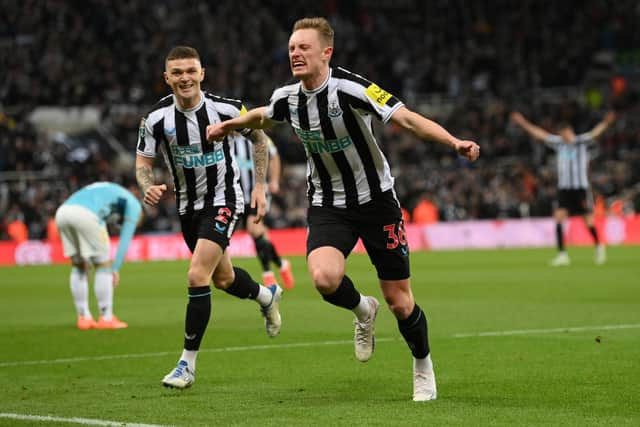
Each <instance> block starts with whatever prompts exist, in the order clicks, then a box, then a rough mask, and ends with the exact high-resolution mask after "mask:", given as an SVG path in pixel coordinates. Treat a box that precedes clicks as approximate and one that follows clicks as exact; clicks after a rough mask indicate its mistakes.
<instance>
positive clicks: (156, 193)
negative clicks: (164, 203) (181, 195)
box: [143, 184, 167, 206]
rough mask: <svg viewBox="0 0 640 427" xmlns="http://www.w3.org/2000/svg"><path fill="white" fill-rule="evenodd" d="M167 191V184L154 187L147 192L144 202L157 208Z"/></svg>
mask: <svg viewBox="0 0 640 427" xmlns="http://www.w3.org/2000/svg"><path fill="white" fill-rule="evenodd" d="M165 191H167V185H166V184H160V185H152V186H150V187H149V188H147V191H145V193H144V199H143V200H144V202H145V203H146V204H147V205H150V206H155V205H157V204H158V202H159V201H160V199H161V198H162V195H163V194H164V192H165Z"/></svg>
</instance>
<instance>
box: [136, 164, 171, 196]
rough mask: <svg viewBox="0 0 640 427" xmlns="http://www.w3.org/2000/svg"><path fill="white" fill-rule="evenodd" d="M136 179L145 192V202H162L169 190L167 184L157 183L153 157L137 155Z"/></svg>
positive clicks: (141, 189) (143, 192)
mask: <svg viewBox="0 0 640 427" xmlns="http://www.w3.org/2000/svg"><path fill="white" fill-rule="evenodd" d="M136 181H138V187H140V191H142V194H144V198H143V200H144V202H145V203H146V204H147V205H150V206H154V205H157V204H158V202H160V199H161V198H162V195H163V194H164V192H165V191H167V186H166V185H165V184H160V185H156V184H155V180H154V177H153V158H151V157H145V156H141V155H140V154H138V155H136Z"/></svg>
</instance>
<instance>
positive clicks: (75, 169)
mask: <svg viewBox="0 0 640 427" xmlns="http://www.w3.org/2000/svg"><path fill="white" fill-rule="evenodd" d="M0 2H3V4H4V5H5V7H3V8H2V10H3V11H4V10H7V13H3V14H2V16H1V17H0V70H2V76H3V78H2V79H1V80H0V217H1V218H3V223H4V226H3V227H0V229H2V230H0V238H5V239H6V238H8V234H7V232H8V231H7V228H8V224H9V220H8V216H9V211H10V210H11V211H12V212H16V211H19V213H20V215H21V217H22V218H23V222H24V224H25V225H26V227H27V230H28V236H29V238H33V239H43V238H47V236H48V232H47V223H48V218H49V215H50V212H52V209H53V210H55V208H56V207H57V206H58V205H59V204H60V203H62V201H63V200H64V199H65V198H66V197H68V196H69V194H71V193H72V192H73V191H75V190H77V189H78V188H80V187H82V186H84V185H86V184H89V183H90V182H94V181H99V180H102V181H112V182H117V183H120V184H122V185H123V186H125V187H128V188H129V189H130V191H133V190H131V188H130V187H129V185H131V184H133V185H134V186H135V179H134V172H133V167H129V168H128V167H127V165H126V162H122V161H121V160H122V159H121V158H120V157H119V154H118V153H117V152H116V151H114V150H113V149H111V148H110V145H109V144H108V143H106V141H104V140H103V139H101V135H100V134H99V133H98V132H87V133H84V134H81V135H63V134H58V135H49V134H47V133H46V132H43V131H41V130H37V129H36V128H35V127H34V126H33V125H32V124H31V123H30V122H29V120H28V117H29V114H30V113H31V112H32V111H33V109H34V108H35V107H37V106H40V105H50V106H59V107H69V106H86V105H94V106H98V107H99V108H100V110H101V111H102V113H103V118H102V122H103V123H104V125H105V126H106V127H107V128H108V131H109V132H110V134H111V135H112V136H113V139H115V140H116V141H118V143H119V144H121V145H122V147H123V149H124V150H123V151H124V152H127V153H131V152H134V145H135V140H136V132H137V128H138V120H139V117H140V116H141V115H143V113H144V111H140V110H139V109H138V107H136V106H137V105H146V107H144V108H145V109H146V108H147V107H150V104H151V103H152V102H155V101H156V100H157V99H158V98H159V97H160V96H162V95H165V94H167V93H168V92H167V88H166V85H165V84H164V82H163V81H162V79H161V73H160V71H161V70H162V68H163V64H162V62H161V59H159V58H157V57H156V55H155V53H156V52H158V51H167V50H168V49H169V48H170V47H171V46H173V45H175V44H178V43H179V44H191V45H193V46H194V47H196V48H198V49H199V50H200V52H201V54H202V56H203V57H204V58H207V59H208V60H209V62H208V63H207V64H203V65H204V66H205V67H206V68H207V74H206V75H207V77H206V79H205V81H204V83H203V84H204V87H205V88H207V89H208V88H210V89H212V90H214V91H217V89H224V90H225V91H227V92H226V93H221V95H226V96H230V97H235V98H239V99H243V100H246V101H247V103H248V104H249V106H251V105H264V104H265V103H266V102H267V100H268V97H269V96H270V94H271V89H272V88H273V87H274V86H275V85H278V84H281V83H284V82H286V81H287V80H288V79H289V74H290V73H289V70H288V67H289V64H288V56H287V51H286V48H284V47H285V46H286V39H287V37H288V34H289V32H290V30H291V25H292V23H293V22H294V21H295V19H297V18H299V17H301V16H303V15H306V16H308V15H315V14H317V15H323V16H326V17H327V18H328V19H329V20H330V21H331V24H332V25H333V27H334V28H335V30H336V46H339V49H337V50H336V52H335V53H334V56H333V61H332V65H333V66H339V65H344V66H346V67H348V68H349V69H351V70H353V71H355V72H359V73H362V74H364V75H367V76H368V77H369V78H371V79H372V80H374V81H377V82H378V83H380V84H381V85H384V87H385V89H386V90H388V91H390V92H391V93H394V94H395V95H397V96H398V97H400V98H401V99H402V100H403V101H404V102H406V103H407V104H408V105H409V106H411V107H412V108H415V109H416V110H417V111H420V112H422V113H424V114H425V115H426V116H427V117H433V118H434V119H436V120H438V121H439V122H440V123H442V124H443V125H444V126H445V127H446V128H447V129H450V130H451V131H452V132H453V133H454V134H456V136H459V137H463V138H464V137H468V138H471V139H473V140H476V141H477V142H478V143H479V144H480V146H481V157H480V160H479V161H478V162H476V163H474V164H473V165H470V164H467V163H465V162H461V161H460V160H459V159H457V158H456V157H455V156H454V155H453V154H452V153H451V151H450V150H449V149H447V148H446V147H441V146H437V145H433V144H424V143H423V142H422V141H419V140H417V139H416V138H413V137H411V136H408V135H406V134H401V133H398V132H396V131H395V130H394V129H393V127H392V126H386V127H385V128H384V129H380V132H381V134H380V136H381V140H382V145H383V149H384V151H385V154H387V157H388V159H389V161H390V164H391V167H392V168H394V171H393V173H394V175H395V176H396V177H397V185H396V189H397V193H398V198H399V199H400V202H401V204H402V206H404V207H405V208H406V209H407V210H408V211H409V212H412V211H414V208H415V207H416V206H417V205H418V203H419V201H420V196H421V194H422V192H423V191H425V190H426V191H429V192H430V193H431V197H432V202H433V203H434V204H435V205H436V206H438V208H439V218H440V220H441V221H451V220H464V219H470V218H499V217H523V216H545V215H550V214H551V201H552V200H553V199H554V197H555V193H554V192H555V188H554V180H555V176H554V174H555V171H554V169H553V164H554V163H553V160H554V158H553V154H552V153H551V152H550V151H549V150H547V149H545V147H544V146H542V145H540V146H538V145H535V144H532V142H531V140H530V139H529V138H527V137H526V136H524V135H522V134H521V133H518V132H515V131H514V129H513V127H512V126H511V125H509V123H508V120H507V118H508V117H507V113H506V112H507V111H510V110H512V109H522V108H523V106H522V105H520V104H521V103H524V104H525V105H526V106H527V110H526V111H525V113H526V114H527V116H529V117H531V119H532V120H533V121H535V122H537V123H540V124H541V125H543V126H544V125H545V124H547V125H549V124H551V123H554V122H557V121H558V120H559V119H566V118H567V117H571V119H572V120H571V121H572V122H573V123H574V126H575V127H576V130H578V131H585V130H587V127H588V126H589V124H590V123H593V122H594V119H595V118H596V117H598V116H599V115H601V114H602V112H603V111H604V110H605V109H607V108H611V107H614V108H616V109H618V110H619V115H620V120H619V122H618V123H616V125H615V127H614V129H613V130H612V131H610V132H609V133H608V134H607V135H605V137H604V138H603V139H602V141H600V143H599V144H598V145H597V146H596V147H595V150H596V151H595V152H594V153H593V154H594V161H593V163H592V167H591V178H592V182H593V187H594V190H596V191H597V192H598V193H600V194H602V197H603V198H604V199H605V200H607V201H609V202H612V201H615V200H617V199H621V198H624V199H625V200H627V202H625V204H624V205H625V206H631V207H633V206H634V204H636V205H640V196H639V195H638V192H637V191H632V190H631V189H632V188H634V186H635V185H636V184H637V183H639V182H640V112H639V111H638V91H639V90H640V88H639V86H640V80H639V79H638V78H637V76H638V75H640V61H639V60H638V58H640V56H639V55H638V54H637V52H638V50H639V49H640V31H637V22H639V20H640V16H639V13H640V8H639V7H638V6H637V1H636V0H620V1H616V2H602V1H600V0H585V1H577V0H568V1H566V2H556V1H552V0H524V1H521V2H511V1H507V0H492V1H489V2H474V1H469V0H463V1H462V3H460V4H459V5H458V4H456V5H453V4H452V3H451V2H449V1H446V0H430V1H428V2H425V1H420V0H400V1H388V0H381V1H377V2H365V1H361V0H358V1H348V2H347V1H343V2H337V1H327V2H297V3H296V2H290V1H285V0H265V1H258V0H247V1H245V2H230V1H226V0H220V1H217V2H199V3H197V4H194V3H193V2H189V1H187V0H172V1H170V2H159V3H158V4H155V5H154V7H151V8H149V5H148V2H144V1H142V0H130V1H127V2H108V1H105V0H87V1H84V2H79V3H78V2H67V1H63V0H47V1H37V0H24V1H20V2H16V1H8V3H7V1H6V0H5V1H3V0H0ZM407 11H410V13H408V12H407ZM142 16H144V19H140V17H142ZM158 28H162V31H158ZM203 40H224V43H221V44H213V43H206V44H203ZM380 52H395V53H397V54H396V55H394V60H393V61H391V62H389V61H388V58H387V57H385V56H384V55H381V54H380ZM257 53H259V54H257ZM247 58H253V59H255V60H254V61H248V60H247ZM154 70H155V71H154ZM69 75H73V78H72V79H70V78H68V77H67V76H69ZM532 99H534V100H535V101H534V104H531V100H532ZM272 137H273V139H274V141H275V142H276V144H277V145H278V149H279V152H280V154H281V157H282V160H283V165H284V170H283V178H282V183H281V186H282V193H281V195H280V196H279V197H275V198H274V200H273V203H272V209H271V212H270V215H269V218H267V221H268V222H267V224H268V225H269V226H270V227H273V228H279V227H292V226H302V227H303V226H306V208H305V206H306V204H307V203H306V197H307V195H306V170H305V166H304V164H303V163H304V159H305V155H304V149H303V147H302V144H300V142H299V141H298V139H297V137H296V136H295V135H294V134H293V133H292V132H291V131H289V130H288V127H280V128H278V129H277V130H276V131H275V132H274V134H273V135H272ZM460 173H463V175H464V179H457V178H456V176H459V174H460ZM156 174H157V175H156V176H158V177H162V176H164V175H163V174H162V173H161V172H160V171H156ZM165 178H166V177H165ZM164 182H166V183H167V184H170V182H171V180H170V179H164ZM635 209H636V210H637V209H638V208H637V207H636V208H635ZM628 210H629V209H628V208H627V211H628ZM178 229H179V227H178V224H177V217H176V215H175V212H174V209H173V207H172V201H171V200H168V201H167V203H166V204H161V205H159V206H157V207H156V209H154V210H150V211H148V212H147V216H146V217H145V221H144V223H143V224H142V226H141V228H140V229H139V230H140V231H142V232H166V231H176V230H178Z"/></svg>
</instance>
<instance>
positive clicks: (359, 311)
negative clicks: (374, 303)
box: [352, 294, 371, 322]
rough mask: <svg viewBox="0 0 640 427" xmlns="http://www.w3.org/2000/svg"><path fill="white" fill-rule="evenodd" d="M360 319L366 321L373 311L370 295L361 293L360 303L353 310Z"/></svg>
mask: <svg viewBox="0 0 640 427" xmlns="http://www.w3.org/2000/svg"><path fill="white" fill-rule="evenodd" d="M352 311H353V314H355V315H356V317H357V318H358V320H359V321H361V322H362V321H364V320H367V319H368V318H369V314H370V312H371V304H370V303H369V297H368V296H365V295H362V294H360V303H358V305H357V306H355V308H354V309H353V310H352Z"/></svg>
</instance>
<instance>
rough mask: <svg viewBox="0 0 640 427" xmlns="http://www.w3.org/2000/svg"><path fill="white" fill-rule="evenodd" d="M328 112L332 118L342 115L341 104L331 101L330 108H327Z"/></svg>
mask: <svg viewBox="0 0 640 427" xmlns="http://www.w3.org/2000/svg"><path fill="white" fill-rule="evenodd" d="M327 114H329V117H331V118H334V119H335V118H337V117H340V116H341V115H342V110H341V109H340V104H338V102H337V101H331V102H330V103H329V108H328V110H327Z"/></svg>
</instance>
